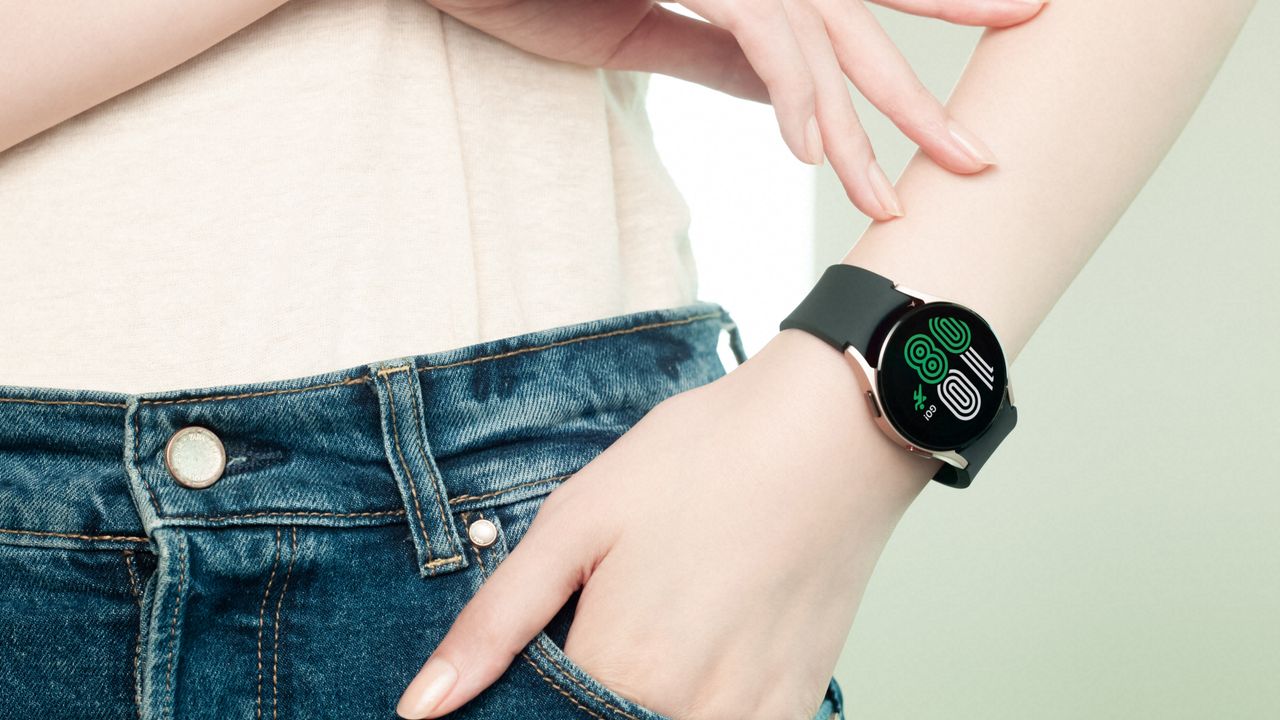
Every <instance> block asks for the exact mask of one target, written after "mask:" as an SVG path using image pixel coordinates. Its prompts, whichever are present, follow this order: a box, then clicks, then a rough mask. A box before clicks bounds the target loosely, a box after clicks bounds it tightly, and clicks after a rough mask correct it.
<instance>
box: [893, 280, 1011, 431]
mask: <svg viewBox="0 0 1280 720" xmlns="http://www.w3.org/2000/svg"><path fill="white" fill-rule="evenodd" d="M876 382H877V385H878V388H877V389H878V390H879V392H880V406H881V408H882V409H883V411H884V414H885V417H886V419H888V420H889V422H890V423H891V424H892V425H893V426H894V427H895V428H897V430H898V432H899V433H901V434H902V436H903V437H904V438H906V439H907V441H908V442H910V443H911V444H913V445H915V446H917V447H920V448H924V449H926V450H953V449H956V448H961V447H964V446H965V445H968V444H969V442H970V441H972V440H973V439H974V438H976V437H978V436H979V435H981V434H982V432H983V431H984V430H986V429H987V426H988V425H990V424H991V421H992V420H993V419H994V418H995V416H996V411H997V410H998V409H999V408H1000V402H1001V400H1003V399H1004V393H1005V386H1006V385H1007V383H1008V370H1007V369H1006V367H1005V362H1004V353H1003V352H1002V351H1001V350H1000V343H999V341H997V340H996V336H995V333H994V332H992V331H991V327H990V326H989V325H987V323H986V321H985V320H983V319H982V318H980V317H978V315H977V314H975V313H974V312H973V311H972V310H969V309H968V308H965V307H963V306H961V305H956V304H955V303H949V302H933V303H925V304H923V305H921V306H919V307H917V308H914V309H912V310H909V311H907V313H906V314H904V315H903V316H902V317H901V319H899V320H898V321H897V324H896V325H894V326H893V328H892V329H891V330H890V331H889V334H888V336H887V337H886V339H885V341H884V344H883V345H882V346H881V353H880V357H879V360H878V367H877V372H876Z"/></svg>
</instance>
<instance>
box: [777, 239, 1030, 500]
mask: <svg viewBox="0 0 1280 720" xmlns="http://www.w3.org/2000/svg"><path fill="white" fill-rule="evenodd" d="M789 328H797V329H800V330H804V331H806V332H808V333H810V334H812V335H815V336H817V337H819V338H821V339H822V340H824V341H826V342H827V344H829V345H831V346H832V347H833V348H835V349H836V350H837V351H839V352H841V353H843V354H844V356H845V359H846V360H848V361H849V364H850V365H851V366H852V368H853V370H854V374H855V375H856V376H857V378H858V384H859V385H860V386H861V388H862V390H863V393H864V394H865V396H866V399H867V403H868V406H869V408H870V411H871V415H872V418H873V419H874V420H875V423H876V426H877V427H879V428H880V430H881V431H883V432H884V434H885V435H887V436H888V437H889V439H890V440H892V441H893V442H895V443H896V444H898V445H900V446H902V447H903V448H905V449H906V450H907V451H908V452H911V453H914V454H916V455H921V456H924V457H930V458H935V459H937V460H941V461H942V467H941V469H939V470H938V472H937V473H936V474H935V475H934V476H933V479H934V480H936V481H938V482H940V483H942V484H943V485H948V486H950V487H956V488H964V487H968V486H969V484H970V483H971V482H972V481H973V478H974V476H975V475H977V474H978V469H979V468H981V467H982V465H983V463H985V462H986V461H987V458H988V457H990V456H991V453H992V452H994V451H995V449H996V446H997V445H999V444H1000V441H1001V440H1003V439H1004V438H1005V436H1006V435H1008V434H1009V431H1010V430H1012V429H1013V426H1014V424H1016V423H1017V420H1018V411H1017V409H1016V408H1014V406H1013V391H1012V389H1011V388H1010V386H1009V371H1008V367H1007V366H1006V364H1005V357H1004V351H1003V350H1002V349H1001V348H1000V341H999V340H997V339H996V335H995V332H993V331H992V330H991V326H990V325H988V324H987V322H986V321H985V320H983V319H982V317H981V316H979V315H978V314H977V313H976V312H974V311H973V310H970V309H969V308H967V307H965V306H963V305H959V304H957V303H953V302H949V301H947V300H943V299H940V298H936V297H933V296H930V295H925V294H923V293H919V292H915V291H912V290H908V289H906V288H904V287H902V286H901V285H898V284H897V283H894V282H893V281H892V280H890V279H888V278H886V277H884V276H882V275H878V274H876V273H873V272H871V271H870V270H867V269H865V268H860V267H857V266H854V265H845V264H843V263H842V264H837V265H832V266H831V267H829V268H827V269H826V271H824V272H823V274H822V277H821V278H819V280H818V283H817V285H815V286H814V287H813V290H811V291H810V292H809V294H808V295H807V296H805V298H804V300H803V301H801V302H800V304H799V305H798V306H796V309H795V310H793V311H792V312H791V314H790V315H788V316H787V317H786V318H785V319H784V320H783V321H782V323H781V324H780V325H779V329H781V330H786V329H789Z"/></svg>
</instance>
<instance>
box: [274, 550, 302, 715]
mask: <svg viewBox="0 0 1280 720" xmlns="http://www.w3.org/2000/svg"><path fill="white" fill-rule="evenodd" d="M297 559H298V528H297V527H290V528H289V569H288V571H286V572H285V574H284V584H283V585H281V586H280V595H279V597H277V598H276V620H275V633H276V636H275V641H274V644H273V646H272V657H271V717H272V718H273V719H274V718H278V717H279V716H280V713H279V708H278V707H277V701H278V700H279V693H280V683H279V680H278V679H277V678H278V671H279V669H280V607H281V606H282V605H284V594H285V593H286V592H288V591H289V577H290V576H291V575H293V563H294V561H295V560H297Z"/></svg>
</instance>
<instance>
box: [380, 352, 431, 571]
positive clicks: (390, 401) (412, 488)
mask: <svg viewBox="0 0 1280 720" xmlns="http://www.w3.org/2000/svg"><path fill="white" fill-rule="evenodd" d="M382 382H383V383H385V384H386V386H387V405H388V406H389V407H390V408H391V434H392V435H393V436H394V438H395V444H396V455H397V456H399V458H400V467H402V468H404V474H405V479H406V480H407V481H408V482H409V494H410V495H412V496H413V509H414V511H415V512H416V513H417V515H418V527H419V528H421V530H422V537H423V539H424V544H425V545H426V546H427V561H428V563H430V561H431V560H432V552H431V536H430V535H428V534H427V524H426V523H425V522H424V521H423V520H422V506H421V505H420V504H419V503H418V489H417V487H416V486H417V483H415V482H414V481H413V473H412V472H411V471H410V470H409V464H408V463H406V462H405V461H404V453H403V452H402V451H401V450H400V428H399V426H398V425H397V423H396V395H395V391H394V390H392V389H391V382H390V381H389V380H387V377H386V376H385V375H383V376H382Z"/></svg>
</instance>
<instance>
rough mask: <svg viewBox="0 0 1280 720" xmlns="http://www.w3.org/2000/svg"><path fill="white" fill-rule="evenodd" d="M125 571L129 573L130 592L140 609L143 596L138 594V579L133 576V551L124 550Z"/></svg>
mask: <svg viewBox="0 0 1280 720" xmlns="http://www.w3.org/2000/svg"><path fill="white" fill-rule="evenodd" d="M121 554H122V555H124V569H125V570H128V571H129V592H130V593H132V594H133V599H134V600H137V601H138V607H142V596H141V595H140V594H139V593H138V577H137V576H136V575H134V574H133V551H132V550H124V551H123V552H121Z"/></svg>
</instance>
